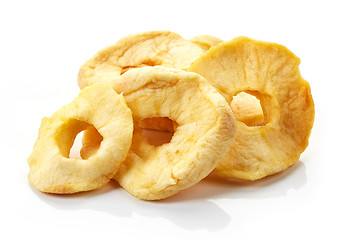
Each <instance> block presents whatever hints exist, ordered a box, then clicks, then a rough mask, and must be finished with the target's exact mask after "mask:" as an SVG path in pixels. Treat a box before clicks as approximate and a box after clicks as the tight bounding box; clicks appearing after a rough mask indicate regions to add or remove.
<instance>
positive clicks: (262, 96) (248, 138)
mask: <svg viewBox="0 0 340 240" xmlns="http://www.w3.org/2000/svg"><path fill="white" fill-rule="evenodd" d="M299 64H300V59H299V58H298V57H296V56H295V55H294V54H293V53H292V52H291V51H289V50H288V49H287V48H286V47H284V46H281V45H278V44H274V43H267V42H262V41H256V40H252V39H249V38H246V37H239V38H236V39H233V40H232V41H229V42H225V43H222V44H220V45H218V46H216V47H214V48H211V49H210V50H208V51H207V52H206V53H205V54H203V55H202V56H201V57H200V58H199V59H197V60H196V61H195V62H194V63H193V64H192V66H191V67H190V69H189V70H190V71H193V72H196V73H199V74H200V75H202V76H203V77H205V78H206V79H207V80H208V81H209V82H210V83H211V84H212V85H213V86H214V87H216V88H217V89H218V90H219V92H220V93H221V94H222V95H223V96H224V97H225V99H226V100H227V102H228V103H229V104H230V103H231V101H232V98H233V96H235V95H237V94H238V93H240V92H247V93H249V94H252V95H254V96H256V97H257V98H258V99H259V100H260V101H261V106H262V109H263V113H264V125H263V126H254V127H250V126H247V125H246V124H244V123H242V122H241V121H237V133H236V139H235V142H234V144H233V146H232V147H231V149H230V151H229V152H228V153H227V155H226V157H225V159H224V160H223V161H221V162H220V164H219V165H218V166H217V168H216V170H215V172H216V173H218V174H220V175H223V176H226V177H234V178H243V179H250V180H255V179H259V178H262V177H265V176H267V175H271V174H274V173H277V172H280V171H283V170H284V169H286V168H288V167H289V166H290V165H292V164H294V163H295V162H296V161H298V159H299V157H300V154H301V153H302V152H303V151H304V150H305V148H306V147H307V145H308V138H309V135H310V132H311V129H312V126H313V122H314V103H313V99H312V95H311V91H310V87H309V84H308V83H307V82H306V81H305V80H304V79H303V78H302V77H301V75H300V71H299Z"/></svg>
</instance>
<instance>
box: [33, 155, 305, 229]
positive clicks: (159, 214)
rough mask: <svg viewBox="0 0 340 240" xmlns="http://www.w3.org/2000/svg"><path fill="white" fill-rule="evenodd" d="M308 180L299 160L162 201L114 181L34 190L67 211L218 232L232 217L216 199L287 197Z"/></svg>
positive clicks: (213, 180) (209, 181) (207, 182)
mask: <svg viewBox="0 0 340 240" xmlns="http://www.w3.org/2000/svg"><path fill="white" fill-rule="evenodd" d="M306 182H307V178H306V173H305V166H304V164H303V163H302V162H298V163H296V164H295V165H293V166H292V167H290V168H289V169H287V170H286V171H284V172H282V173H279V174H276V175H273V176H270V177H267V178H265V179H262V180H258V181H255V182H250V181H236V180H230V179H229V180H228V179H224V178H221V177H218V176H215V175H210V176H208V177H207V178H206V179H204V180H203V181H201V182H200V183H198V184H196V185H195V186H193V187H191V188H189V189H186V190H183V191H181V192H180V193H178V194H176V195H175V196H172V197H170V198H167V199H164V200H161V201H143V200H139V199H137V198H135V197H133V196H131V195H129V194H128V193H127V192H125V191H124V190H123V189H122V188H120V187H119V185H118V184H117V183H116V182H114V181H111V182H110V183H109V184H107V185H106V186H105V187H104V188H102V189H99V190H96V191H92V192H86V193H79V194H74V195H52V194H44V193H40V192H38V191H37V190H35V189H34V188H33V187H31V188H32V191H33V192H34V193H35V194H36V195H37V196H38V197H39V199H41V200H42V201H43V202H45V203H46V204H48V205H50V206H52V207H54V208H57V209H60V210H65V211H73V210H82V209H90V210H93V211H101V212H105V213H107V214H111V215H113V216H116V217H124V218H131V217H133V215H135V214H137V215H139V216H142V217H147V218H164V219H166V220H168V221H170V222H172V223H173V224H175V225H177V226H179V227H181V228H183V229H187V230H198V229H206V230H208V231H218V230H220V229H225V228H226V227H227V226H228V224H229V223H230V221H231V219H232V216H230V215H229V214H228V213H227V212H226V211H225V210H224V209H223V208H221V207H220V206H219V205H218V204H216V203H214V200H221V199H226V200H228V199H229V200H232V199H264V198H274V197H280V196H285V195H286V194H287V192H288V191H289V190H290V189H299V188H301V187H303V186H304V185H305V184H306Z"/></svg>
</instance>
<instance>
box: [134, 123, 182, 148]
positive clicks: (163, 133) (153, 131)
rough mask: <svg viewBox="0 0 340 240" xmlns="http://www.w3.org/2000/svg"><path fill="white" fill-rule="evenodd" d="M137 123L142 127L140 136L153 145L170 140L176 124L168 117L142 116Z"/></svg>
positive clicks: (160, 144) (156, 145)
mask: <svg viewBox="0 0 340 240" xmlns="http://www.w3.org/2000/svg"><path fill="white" fill-rule="evenodd" d="M138 125H139V127H140V128H141V129H142V136H143V137H144V138H146V140H147V141H148V143H149V144H150V145H153V146H155V147H158V146H162V145H163V144H166V143H169V142H171V139H172V137H173V135H174V132H175V130H176V128H177V126H178V124H177V122H175V121H172V120H171V119H170V118H168V117H153V118H144V119H142V120H141V121H139V123H138Z"/></svg>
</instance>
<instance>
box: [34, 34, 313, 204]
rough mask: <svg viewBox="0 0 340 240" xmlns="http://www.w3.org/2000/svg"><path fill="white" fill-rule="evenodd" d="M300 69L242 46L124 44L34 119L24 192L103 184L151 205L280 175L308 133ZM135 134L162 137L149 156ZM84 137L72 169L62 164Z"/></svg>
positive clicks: (163, 39)
mask: <svg viewBox="0 0 340 240" xmlns="http://www.w3.org/2000/svg"><path fill="white" fill-rule="evenodd" d="M299 63H300V60H299V59H298V58H297V57H296V56H295V55H294V54H293V53H292V52H291V51H289V50H288V49H287V48H285V47H283V46H282V45H278V44H275V43H268V42H262V41H256V40H252V39H249V38H246V37H240V38H235V39H233V40H231V41H227V42H224V41H223V40H221V39H219V38H216V37H214V36H210V35H200V36H197V37H194V38H192V39H190V40H186V39H184V38H182V37H181V36H180V35H178V34H176V33H173V32H169V31H151V32H145V33H141V34H135V35H130V36H127V37H124V38H122V39H121V40H119V41H118V42H117V43H116V44H114V45H113V46H110V47H107V48H105V49H102V50H101V51H99V52H98V53H97V54H96V55H95V56H94V57H93V58H91V59H90V60H88V61H87V62H86V63H85V64H84V65H83V66H82V67H81V68H80V71H79V75H78V84H79V87H80V88H81V89H82V91H81V93H80V94H79V96H78V97H77V98H76V99H75V100H74V101H73V102H72V103H70V104H68V105H66V106H64V107H63V108H62V109H60V110H59V111H57V112H56V113H55V114H53V115H52V116H51V117H50V118H44V119H43V121H42V124H41V127H40V130H39V136H38V140H37V141H36V144H35V146H34V149H33V152H32V154H31V155H30V157H29V158H28V164H29V166H30V172H29V182H30V183H31V184H32V185H33V186H34V187H36V188H37V189H38V190H40V191H42V192H50V193H59V194H66V193H75V192H81V191H89V190H94V189H97V188H100V187H102V186H104V185H105V184H106V183H107V182H109V181H110V179H114V180H116V181H117V182H118V183H119V184H120V185H121V186H122V187H123V188H124V189H125V190H126V191H128V192H129V193H130V194H132V195H133V196H136V197H138V198H140V199H145V200H158V199H163V198H166V197H169V196H172V195H174V194H176V193H177V192H179V191H181V190H183V189H186V188H188V187H190V186H192V185H194V184H196V183H197V182H199V181H200V180H202V179H203V178H205V177H206V176H207V175H208V174H209V173H211V172H212V171H214V172H215V173H216V174H219V175H221V176H224V177H229V178H238V179H247V180H256V179H260V178H263V177H266V176H268V175H272V174H275V173H278V172H280V171H283V170H285V169H286V168H288V167H289V166H291V165H292V164H294V163H295V162H296V161H298V160H299V158H300V154H301V153H302V152H303V151H304V150H305V148H306V147H307V145H308V139H309V136H310V133H311V129H312V126H313V122H314V103H313V99H312V96H311V91H310V87H309V84H308V83H307V82H306V81H305V80H304V79H302V77H301V75H300V72H299ZM145 128H150V129H157V130H161V131H171V132H173V137H172V138H171V140H170V142H169V143H166V144H163V145H161V146H154V145H152V144H150V143H149V142H148V141H147V140H146V139H145V137H144V136H143V134H142V131H143V129H145ZM83 130H84V136H83V146H82V149H81V157H82V158H81V159H80V158H79V159H74V158H70V157H69V152H70V148H71V146H72V144H73V141H74V138H75V136H76V135H77V133H79V132H80V131H83Z"/></svg>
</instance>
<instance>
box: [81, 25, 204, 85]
mask: <svg viewBox="0 0 340 240" xmlns="http://www.w3.org/2000/svg"><path fill="white" fill-rule="evenodd" d="M203 52H204V51H203V50H202V49H201V47H199V46H198V45H197V44H194V43H192V42H190V41H189V40H186V39H184V38H182V37H181V36H180V35H178V34H177V33H174V32H169V31H150V32H145V33H140V34H134V35H129V36H127V37H124V38H122V39H120V40H119V41H118V42H116V43H115V44H114V45H112V46H110V47H107V48H104V49H102V50H101V51H99V52H98V53H97V54H96V55H95V56H94V57H93V58H91V59H90V60H88V61H87V62H86V63H85V64H84V65H83V66H82V67H81V68H80V70H79V74H78V85H79V87H80V88H81V89H83V88H85V87H87V86H90V85H91V84H93V83H95V82H100V81H105V80H112V79H114V78H116V77H118V76H120V75H121V74H123V73H125V72H126V71H128V70H129V69H132V68H140V67H144V66H157V65H161V66H166V67H173V68H177V69H183V70H186V69H187V68H189V67H190V65H191V63H192V62H193V61H194V60H195V59H196V58H197V57H199V56H200V55H201V54H202V53H203Z"/></svg>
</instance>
